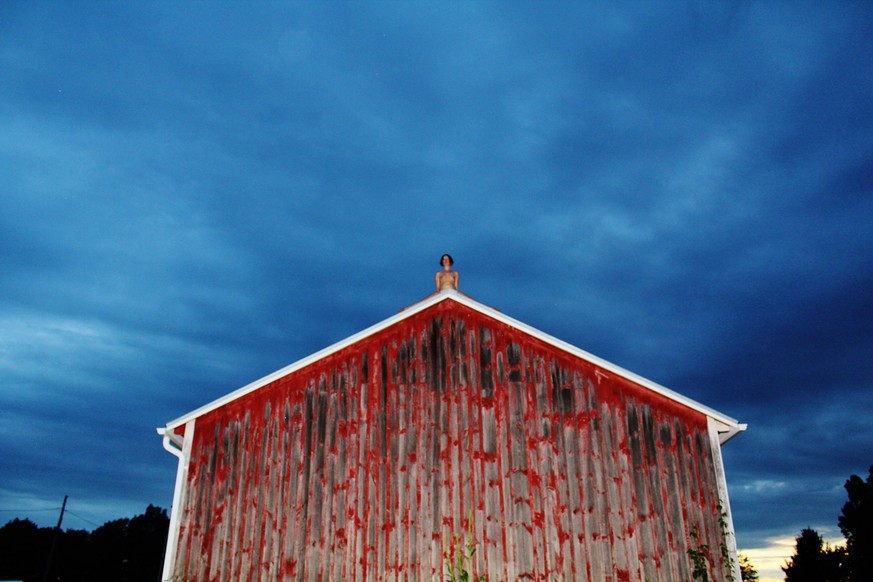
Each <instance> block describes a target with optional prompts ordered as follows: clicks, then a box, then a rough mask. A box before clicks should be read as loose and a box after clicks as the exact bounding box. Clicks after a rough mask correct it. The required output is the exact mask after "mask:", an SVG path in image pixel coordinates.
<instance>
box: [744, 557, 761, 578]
mask: <svg viewBox="0 0 873 582" xmlns="http://www.w3.org/2000/svg"><path fill="white" fill-rule="evenodd" d="M739 558H740V576H741V579H742V580H750V581H752V582H754V581H757V580H758V579H759V578H758V571H757V570H755V566H753V565H752V561H751V560H749V557H748V556H744V555H743V554H739Z"/></svg>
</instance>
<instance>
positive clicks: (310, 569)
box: [174, 301, 723, 582]
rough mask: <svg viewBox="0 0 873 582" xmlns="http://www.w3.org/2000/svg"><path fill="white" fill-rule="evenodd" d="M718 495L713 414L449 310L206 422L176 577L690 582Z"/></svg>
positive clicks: (448, 304)
mask: <svg viewBox="0 0 873 582" xmlns="http://www.w3.org/2000/svg"><path fill="white" fill-rule="evenodd" d="M717 490H718V489H717V484H716V472H715V469H714V467H713V457H712V454H711V450H710V442H709V437H708V433H707V428H706V418H705V417H704V416H703V415H702V414H700V413H698V412H695V411H691V410H689V409H687V408H685V407H683V406H681V405H679V404H677V403H675V402H674V401H671V400H668V399H666V398H664V397H662V396H660V395H658V394H655V393H653V392H651V391H650V390H647V389H644V388H641V387H639V386H637V385H635V384H633V383H631V382H629V381H627V380H625V379H622V378H618V377H616V376H614V375H613V374H611V373H609V372H605V371H604V370H602V369H599V368H597V367H595V366H594V365H592V364H590V363H588V362H586V361H583V360H580V359H578V358H575V357H573V356H570V355H569V354H567V353H566V352H563V351H561V350H558V349H556V348H554V347H552V346H549V345H546V344H544V343H543V342H541V341H539V340H537V339H535V338H532V337H530V336H527V335H525V334H523V333H521V332H519V331H517V330H515V329H512V328H509V327H507V326H505V325H503V324H501V323H499V322H496V321H494V320H492V319H490V318H488V317H486V316H483V315H482V314H480V313H478V312H476V311H473V310H471V309H468V308H466V307H464V306H462V305H459V304H458V303H456V302H453V301H444V302H442V303H438V304H436V305H435V306H433V307H432V308H429V309H427V310H425V311H423V312H421V313H418V314H416V315H414V316H412V317H410V318H409V319H406V320H403V321H402V322H401V323H399V324H397V325H395V326H393V327H390V328H388V329H385V330H382V331H381V332H379V333H377V334H376V335H374V336H371V337H369V338H367V339H365V340H363V341H361V342H359V343H357V344H354V345H352V346H351V347H348V348H345V349H343V350H342V351H340V352H338V353H335V354H334V355H332V356H330V357H327V358H325V359H323V360H320V361H318V362H316V363H314V364H312V365H310V366H308V367H306V368H303V369H301V370H298V371H297V372H295V373H292V374H290V375H289V376H286V377H284V378H281V379H279V380H277V381H275V382H273V383H271V384H269V385H267V386H264V387H262V388H260V389H259V390H257V391H255V392H252V393H251V394H248V395H246V396H245V397H242V398H240V399H238V400H236V401H233V402H231V403H229V404H228V405H226V406H224V407H222V408H220V409H218V410H215V411H212V412H209V413H207V414H206V415H204V416H202V417H200V418H198V419H197V421H196V430H195V433H194V442H193V448H192V456H191V464H190V469H189V474H188V482H187V486H186V489H185V495H184V500H183V505H182V507H181V508H180V509H181V512H182V513H181V528H180V532H179V539H178V546H177V552H176V562H175V565H174V572H175V576H176V579H178V580H188V581H193V580H198V581H229V582H235V581H242V580H264V581H268V580H269V581H273V580H312V581H315V580H360V581H363V580H428V581H429V580H439V579H442V578H443V574H444V572H445V570H444V558H443V553H444V550H445V548H446V547H448V548H449V550H450V551H455V550H456V549H457V550H460V548H455V547H454V544H453V543H452V542H453V540H454V539H455V536H456V535H458V534H465V533H466V532H468V531H470V532H472V537H473V543H474V544H475V545H476V548H477V551H476V553H475V555H474V557H473V560H472V564H473V570H474V572H475V574H477V575H485V576H486V577H487V579H488V580H491V581H498V580H501V581H502V580H524V579H529V580H592V581H624V580H639V581H641V582H642V581H650V582H656V581H661V582H678V581H690V580H691V569H690V561H689V558H688V556H687V550H688V548H689V543H690V533H691V532H692V531H697V532H698V535H699V538H700V539H699V543H701V544H707V545H709V547H711V548H718V547H719V546H720V544H721V543H722V541H723V540H722V533H721V528H720V527H719V524H718V515H717V514H718V512H717V510H716V507H717V506H718V503H719V500H718V495H717ZM714 553H715V554H718V551H717V550H716V551H715V552H714ZM718 559H719V558H718V556H716V557H714V558H713V560H718ZM722 572H723V568H722V566H721V564H718V563H713V564H712V568H711V573H710V575H711V576H712V577H713V579H715V580H720V579H722V578H723V574H722Z"/></svg>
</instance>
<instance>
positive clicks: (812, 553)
mask: <svg viewBox="0 0 873 582" xmlns="http://www.w3.org/2000/svg"><path fill="white" fill-rule="evenodd" d="M795 542H796V543H795V546H794V555H793V556H792V557H791V559H790V560H789V561H788V563H787V564H785V566H783V567H782V571H783V572H785V582H847V581H848V580H850V578H848V577H847V575H846V574H847V572H846V568H845V559H846V552H845V549H844V548H842V547H837V548H831V547H830V546H826V545H825V543H824V540H823V539H822V537H821V536H820V535H819V534H818V532H817V531H815V530H814V529H811V528H807V529H804V530H803V531H801V532H800V535H799V536H798V537H797V538H795Z"/></svg>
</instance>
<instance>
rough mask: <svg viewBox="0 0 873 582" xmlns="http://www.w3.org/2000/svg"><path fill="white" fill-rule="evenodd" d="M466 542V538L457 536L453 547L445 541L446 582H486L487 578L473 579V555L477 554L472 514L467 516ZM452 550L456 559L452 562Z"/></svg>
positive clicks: (478, 577) (477, 577)
mask: <svg viewBox="0 0 873 582" xmlns="http://www.w3.org/2000/svg"><path fill="white" fill-rule="evenodd" d="M467 524H468V525H467V532H466V538H467V539H466V542H465V541H464V539H463V538H464V536H462V535H461V534H456V535H455V536H454V543H453V544H452V546H451V547H449V546H448V544H446V543H445V539H444V540H443V558H444V559H445V564H446V580H445V582H485V580H486V578H485V576H476V577H473V575H472V573H471V570H472V569H473V555H474V554H475V553H476V545H475V544H474V543H473V520H472V512H470V514H469V515H468V516H467ZM452 549H454V554H455V559H454V561H453V560H452Z"/></svg>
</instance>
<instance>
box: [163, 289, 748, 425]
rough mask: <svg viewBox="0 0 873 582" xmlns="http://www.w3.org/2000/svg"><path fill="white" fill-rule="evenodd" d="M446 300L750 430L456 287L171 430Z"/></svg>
mask: <svg viewBox="0 0 873 582" xmlns="http://www.w3.org/2000/svg"><path fill="white" fill-rule="evenodd" d="M446 300H452V301H457V302H458V303H460V304H462V305H466V306H467V307H469V308H470V309H473V310H475V311H478V312H480V313H482V314H484V315H487V316H488V317H491V318H492V319H496V320H497V321H500V322H501V323H504V324H506V325H508V326H510V327H513V328H515V329H517V330H519V331H522V332H524V333H526V334H528V335H531V336H533V337H535V338H537V339H539V340H541V341H543V342H545V343H547V344H549V345H551V346H554V347H556V348H558V349H560V350H563V351H565V352H568V353H570V354H572V355H574V356H577V357H579V358H582V359H583V360H586V361H588V362H591V363H592V364H594V365H596V366H599V367H601V368H603V369H604V370H608V371H610V372H612V373H614V374H616V375H617V376H620V377H622V378H625V379H627V380H630V381H632V382H635V383H636V384H639V385H641V386H644V387H646V388H648V389H650V390H652V391H653V392H656V393H658V394H661V395H662V396H665V397H667V398H669V399H671V400H674V401H676V402H679V403H680V404H684V405H685V406H687V407H689V408H691V409H693V410H696V411H698V412H701V413H703V414H705V415H706V416H708V417H711V418H713V419H714V420H717V421H718V422H719V423H721V424H722V425H725V427H724V428H725V430H724V431H719V432H727V433H729V435H730V436H728V438H731V437H733V436H734V435H735V434H737V433H739V432H741V431H743V430H745V429H746V425H745V424H740V423H739V422H738V421H737V420H736V419H733V418H731V417H729V416H725V415H724V414H722V413H720V412H718V411H716V410H713V409H712V408H709V407H708V406H705V405H703V404H701V403H699V402H697V401H695V400H692V399H690V398H687V397H685V396H682V395H681V394H679V393H677V392H674V391H673V390H670V389H669V388H666V387H664V386H661V385H660V384H657V383H655V382H652V381H651V380H647V379H646V378H643V377H642V376H639V375H637V374H634V373H633V372H630V371H628V370H625V369H624V368H622V367H620V366H616V365H615V364H612V363H610V362H607V361H606V360H604V359H602V358H599V357H597V356H595V355H594V354H590V353H588V352H586V351H584V350H581V349H579V348H577V347H575V346H573V345H570V344H568V343H567V342H565V341H562V340H559V339H557V338H555V337H553V336H550V335H548V334H546V333H543V332H541V331H539V330H538V329H535V328H533V327H531V326H529V325H526V324H524V323H522V322H520V321H518V320H515V319H513V318H511V317H509V316H507V315H504V314H503V313H501V312H499V311H497V310H496V309H493V308H491V307H488V306H487V305H483V304H481V303H479V302H478V301H476V300H474V299H473V298H471V297H469V296H468V295H464V294H463V293H460V292H458V291H455V290H444V291H441V292H440V293H436V294H434V295H431V296H429V297H426V298H425V299H423V300H422V301H420V302H418V303H416V304H414V305H412V306H410V307H408V308H406V309H404V310H403V311H401V312H399V313H398V314H397V315H394V316H392V317H389V318H388V319H385V320H383V321H381V322H379V323H377V324H375V325H372V326H370V327H368V328H367V329H365V330H363V331H360V332H358V333H356V334H354V335H352V336H349V337H347V338H346V339H344V340H342V341H341V342H337V343H335V344H333V345H331V346H328V347H326V348H324V349H322V350H320V351H318V352H315V353H314V354H312V355H311V356H307V357H305V358H303V359H302V360H298V361H296V362H294V363H293V364H290V365H288V366H285V367H284V368H282V369H281V370H277V371H275V372H273V373H272V374H269V375H267V376H264V377H263V378H261V379H260V380H256V381H254V382H252V383H251V384H247V385H245V386H243V387H242V388H239V389H237V390H234V391H233V392H231V393H229V394H227V395H225V396H222V397H221V398H219V399H217V400H214V401H212V402H210V403H209V404H206V405H204V406H201V407H200V408H198V409H196V410H193V411H191V412H189V413H188V414H186V415H184V416H180V417H179V418H177V419H175V420H172V421H170V422H168V423H167V430H173V429H175V428H176V427H179V426H181V425H184V424H185V423H186V422H188V421H190V420H193V419H195V418H197V417H198V416H202V415H204V414H206V413H208V412H211V411H213V410H215V409H217V408H220V407H222V406H224V405H225V404H227V403H228V402H232V401H234V400H236V399H237V398H240V397H242V396H245V395H246V394H248V393H250V392H253V391H255V390H257V389H258V388H260V387H262V386H266V385H267V384H269V383H270V382H273V381H275V380H278V379H279V378H282V377H284V376H287V375H288V374H291V373H292V372H295V371H297V370H299V369H301V368H304V367H306V366H308V365H310V364H312V363H314V362H317V361H318V360H321V359H322V358H325V357H327V356H329V355H331V354H334V353H336V352H338V351H340V350H342V349H343V348H346V347H348V346H350V345H352V344H354V343H357V342H358V341H360V340H362V339H364V338H367V337H369V336H371V335H373V334H375V333H378V332H379V331H382V330H383V329H385V328H388V327H391V326H392V325H394V324H395V323H397V322H399V321H403V320H404V319H406V318H408V317H411V316H413V315H415V314H416V313H419V312H421V311H424V310H425V309H427V308H428V307H430V306H432V305H435V304H437V303H439V302H440V301H446ZM159 430H160V429H159ZM726 440H727V439H725V440H724V441H723V442H726Z"/></svg>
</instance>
